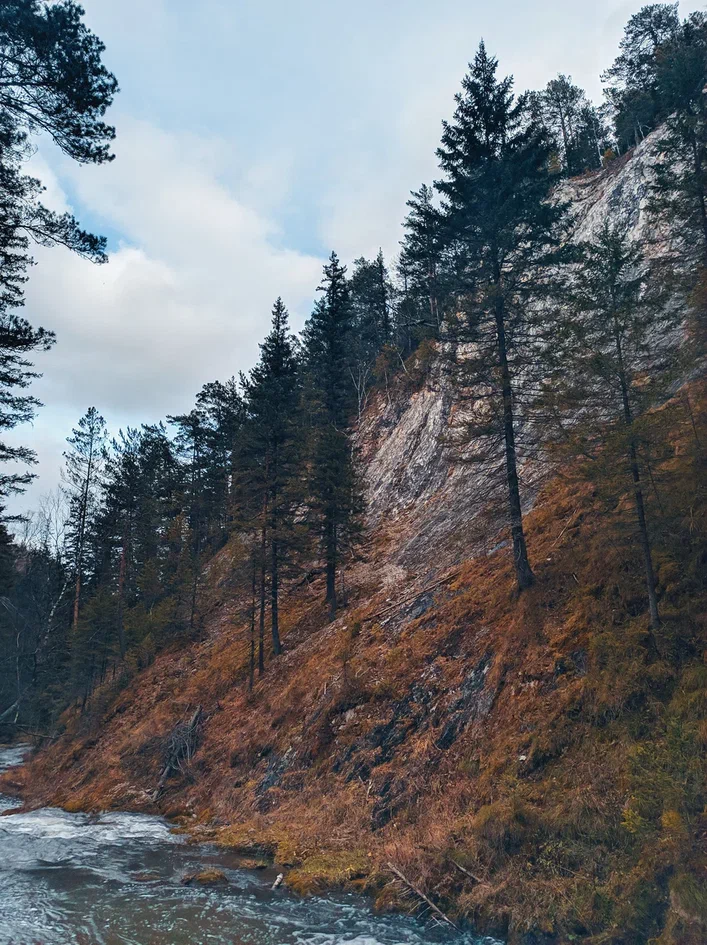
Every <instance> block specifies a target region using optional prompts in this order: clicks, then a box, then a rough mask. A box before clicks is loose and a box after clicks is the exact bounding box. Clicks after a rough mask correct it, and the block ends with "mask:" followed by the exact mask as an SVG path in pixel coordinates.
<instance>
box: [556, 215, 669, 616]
mask: <svg viewBox="0 0 707 945" xmlns="http://www.w3.org/2000/svg"><path fill="white" fill-rule="evenodd" d="M679 319H680V315H679V313H678V312H677V311H676V310H675V307H674V306H670V305H666V304H665V299H664V297H663V295H662V293H661V292H659V291H658V289H657V288H656V283H655V280H654V278H653V275H652V273H651V270H650V268H649V267H648V265H647V263H646V260H645V258H644V256H643V252H642V249H641V247H640V245H637V244H636V243H633V242H632V241H631V239H630V237H629V235H628V232H627V228H626V227H625V226H624V225H621V224H617V225H610V224H609V223H608V222H607V223H606V224H605V225H604V226H603V228H602V230H601V231H600V232H599V233H598V235H597V237H596V238H595V239H594V240H593V241H592V242H591V243H587V244H585V245H584V246H583V247H582V258H581V260H580V262H579V264H578V265H577V266H576V267H575V270H574V272H573V274H572V281H571V284H570V285H569V286H568V289H567V292H566V293H565V298H564V302H563V305H562V307H561V309H560V310H559V312H558V318H557V320H556V321H554V322H552V323H551V326H550V328H551V330H550V332H549V339H550V340H549V345H548V351H547V360H546V364H547V369H546V378H545V381H544V385H543V386H544V406H545V408H546V409H547V412H546V413H545V415H544V428H545V432H546V435H549V434H550V433H551V432H552V431H554V432H555V434H556V437H557V439H556V441H555V442H556V445H558V446H559V447H560V449H561V451H562V454H563V455H564V454H565V453H569V455H571V456H579V457H580V458H582V459H583V460H584V464H583V466H582V469H583V472H584V473H585V474H586V475H588V476H591V477H592V478H594V479H597V480H599V481H600V482H601V483H602V485H603V486H604V487H605V488H606V489H608V491H609V493H610V494H611V495H612V498H613V500H614V501H615V499H616V496H617V493H618V495H619V496H621V495H624V494H632V498H633V506H634V515H635V531H634V534H636V535H637V537H638V541H639V545H640V548H641V554H642V557H643V564H644V570H645V579H646V590H647V594H648V602H649V611H650V624H651V628H652V630H654V631H655V630H656V629H657V628H658V626H659V624H660V618H659V611H658V597H657V590H656V579H655V572H654V567H653V556H652V551H651V534H650V523H649V522H648V514H647V508H646V496H645V492H646V489H645V484H644V480H645V478H646V472H645V470H646V461H645V459H646V458H645V456H644V455H643V454H642V449H643V447H644V446H646V445H647V443H648V442H649V434H650V423H651V413H650V411H651V409H652V408H654V407H656V406H657V405H659V404H660V403H661V402H663V401H664V400H665V399H666V397H667V395H668V392H669V391H670V388H671V385H672V384H673V383H674V381H675V380H676V378H677V376H678V374H679V371H680V358H679V338H680V335H679V332H678V331H677V330H676V329H677V328H678V326H679ZM553 417H555V418H557V417H559V418H561V419H562V421H563V422H561V424H560V426H559V427H557V428H556V427H555V426H554V425H553V423H552V418H553Z"/></svg>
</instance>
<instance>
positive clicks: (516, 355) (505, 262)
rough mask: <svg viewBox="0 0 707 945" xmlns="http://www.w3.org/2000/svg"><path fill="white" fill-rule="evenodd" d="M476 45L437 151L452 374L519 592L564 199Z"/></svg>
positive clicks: (520, 105)
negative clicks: (540, 317)
mask: <svg viewBox="0 0 707 945" xmlns="http://www.w3.org/2000/svg"><path fill="white" fill-rule="evenodd" d="M497 68H498V63H497V61H496V59H494V58H493V57H491V56H489V54H488V53H487V51H486V48H485V46H484V44H483V43H482V44H481V45H480V47H479V50H478V52H477V54H476V57H475V59H474V62H473V63H472V64H471V66H470V69H469V73H468V74H467V75H466V77H465V78H464V80H463V82H462V91H461V92H460V93H459V94H458V95H457V96H456V103H457V108H456V112H455V115H454V119H453V121H452V122H445V124H444V131H443V135H442V143H441V146H440V148H439V150H438V152H437V153H438V157H439V161H440V167H441V169H442V172H443V175H444V176H443V177H442V179H441V180H440V181H438V182H437V184H436V186H437V188H438V189H439V191H440V192H441V194H442V196H443V198H444V210H445V214H446V226H447V229H448V232H449V233H450V234H451V236H452V238H454V239H456V240H457V241H459V242H460V243H461V244H463V247H464V253H465V273H464V278H465V283H466V286H467V287H468V288H467V289H466V297H465V300H464V308H465V314H464V317H463V318H462V319H461V320H460V321H459V322H458V323H457V332H458V334H457V340H458V341H463V342H469V343H470V344H464V345H463V347H462V351H463V357H462V358H461V360H460V361H458V363H457V368H458V369H460V370H461V372H462V375H463V376H462V377H461V378H460V382H461V383H462V384H463V386H464V387H466V388H467V389H470V390H471V395H472V397H473V398H474V399H475V400H476V401H478V402H481V403H483V404H484V405H485V406H484V410H483V411H482V414H481V415H478V414H477V415H476V416H471V417H470V416H469V411H466V418H467V422H466V429H465V430H464V434H465V436H468V437H474V438H475V437H484V438H486V440H487V442H489V444H490V448H491V449H492V450H495V449H496V448H497V445H500V446H501V449H502V455H503V465H504V469H505V481H506V492H507V498H508V512H509V520H510V527H511V533H512V540H513V561H514V566H515V572H516V580H517V584H518V588H519V589H520V590H522V589H524V588H527V587H529V586H530V585H531V584H532V583H533V572H532V569H531V566H530V562H529V559H528V552H527V548H526V541H525V532H524V528H523V512H522V504H521V489H520V480H519V474H518V443H517V438H518V432H519V422H520V420H521V417H520V416H519V405H520V404H521V402H522V389H521V388H522V387H523V386H524V385H525V384H526V383H527V378H528V374H529V371H530V369H531V366H532V365H531V359H532V334H533V333H532V325H533V310H534V307H537V306H538V304H539V302H540V300H541V299H542V298H543V296H544V294H545V293H546V292H547V288H548V286H547V280H548V273H549V272H551V270H550V269H549V268H548V267H549V264H550V263H551V262H554V263H555V264H557V263H558V262H559V256H558V252H557V250H558V246H559V245H560V242H561V238H562V236H563V235H564V229H563V224H564V221H565V219H566V207H565V206H564V205H562V204H561V203H559V202H558V201H551V200H549V199H548V197H549V196H550V189H551V185H552V178H551V176H550V174H549V164H550V154H551V150H552V142H551V140H550V139H549V137H548V135H547V133H546V131H545V130H544V128H543V127H542V126H541V125H540V124H539V123H538V122H537V121H533V119H532V115H531V110H530V107H529V102H528V99H527V97H525V96H523V97H521V98H519V99H518V100H515V99H514V95H513V91H512V89H513V80H512V79H511V78H505V79H501V80H499V79H498V78H497V76H496V72H497Z"/></svg>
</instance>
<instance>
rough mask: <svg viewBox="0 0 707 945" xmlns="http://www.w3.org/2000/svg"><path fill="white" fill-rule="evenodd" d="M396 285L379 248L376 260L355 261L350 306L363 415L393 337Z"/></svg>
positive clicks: (354, 368)
mask: <svg viewBox="0 0 707 945" xmlns="http://www.w3.org/2000/svg"><path fill="white" fill-rule="evenodd" d="M393 295H394V288H393V284H392V282H391V280H390V275H389V273H388V267H387V266H386V264H385V259H384V258H383V251H382V250H379V251H378V255H377V256H376V258H375V259H372V260H369V259H365V258H364V257H363V256H362V257H361V258H360V259H356V260H355V261H354V271H353V275H352V277H351V308H352V312H353V324H354V334H353V340H354V353H353V358H352V362H353V368H352V371H353V382H354V386H355V388H356V397H357V401H358V413H359V416H360V415H361V413H362V411H363V408H364V406H365V403H366V394H367V390H368V388H369V385H370V383H371V380H372V378H373V374H374V369H375V364H376V360H377V358H378V355H379V354H380V353H381V351H382V350H383V348H384V347H385V346H386V345H388V344H390V343H391V342H392V339H393V328H392V308H393Z"/></svg>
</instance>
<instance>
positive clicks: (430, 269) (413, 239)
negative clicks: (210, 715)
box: [399, 184, 444, 348]
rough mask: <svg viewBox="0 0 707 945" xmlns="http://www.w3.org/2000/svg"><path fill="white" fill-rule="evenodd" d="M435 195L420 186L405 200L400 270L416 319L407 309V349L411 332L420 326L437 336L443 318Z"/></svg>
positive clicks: (441, 251)
mask: <svg viewBox="0 0 707 945" xmlns="http://www.w3.org/2000/svg"><path fill="white" fill-rule="evenodd" d="M433 197H434V192H433V190H432V188H431V187H428V186H427V185H426V184H423V185H422V186H421V187H420V189H419V190H418V191H413V192H412V193H411V195H410V199H409V200H408V201H407V207H408V209H409V212H408V215H407V216H406V218H405V221H404V223H403V226H404V228H405V236H404V237H403V239H402V241H401V252H400V262H399V270H400V272H401V274H402V275H403V278H404V280H405V285H404V289H405V299H406V300H408V302H409V300H416V302H417V306H415V307H416V308H417V309H418V313H417V317H415V318H414V319H412V318H411V317H410V316H411V315H412V311H411V310H410V308H406V309H404V314H405V315H406V316H407V317H406V319H405V325H404V330H405V333H406V335H407V336H408V339H407V341H408V344H407V346H408V347H410V348H411V347H412V343H411V340H410V339H409V336H410V334H411V329H412V330H414V331H415V334H416V335H418V337H419V334H420V327H423V328H424V329H426V333H427V335H428V336H429V335H431V336H432V337H438V336H439V332H440V326H441V323H442V317H443V306H444V286H443V277H442V271H443V254H444V241H443V239H442V217H441V215H440V213H439V210H438V209H437V207H435V205H434V202H433Z"/></svg>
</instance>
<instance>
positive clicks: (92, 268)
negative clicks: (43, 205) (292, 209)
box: [13, 119, 322, 507]
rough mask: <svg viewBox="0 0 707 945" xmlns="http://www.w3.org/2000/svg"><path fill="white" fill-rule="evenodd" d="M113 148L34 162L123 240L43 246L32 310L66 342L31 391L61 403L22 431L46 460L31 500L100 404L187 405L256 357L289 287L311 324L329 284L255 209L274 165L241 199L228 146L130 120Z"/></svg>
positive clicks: (141, 410)
mask: <svg viewBox="0 0 707 945" xmlns="http://www.w3.org/2000/svg"><path fill="white" fill-rule="evenodd" d="M116 151H117V159H116V161H115V162H114V163H113V164H111V165H109V166H106V167H102V168H80V167H74V166H71V165H69V164H65V163H64V162H58V165H57V166H58V168H59V171H58V172H55V171H54V170H51V171H50V170H49V166H48V165H46V164H45V165H44V166H42V158H41V157H39V158H37V159H35V165H36V168H35V170H36V171H43V177H44V179H46V180H47V182H48V184H49V190H48V194H49V196H50V197H51V202H52V205H54V206H57V208H62V206H64V205H68V204H69V199H68V197H67V191H68V192H69V193H71V195H72V198H73V200H74V201H77V202H78V203H79V204H80V205H81V206H85V207H90V208H91V217H92V219H91V222H92V223H94V224H95V226H96V228H98V229H99V230H100V229H101V227H102V226H107V227H109V228H110V229H111V230H115V231H117V232H120V233H121V234H123V238H122V242H121V244H120V245H119V247H118V248H117V249H116V250H115V251H113V252H112V253H111V254H110V261H109V262H108V264H106V265H103V266H96V265H94V264H91V263H89V262H87V261H86V260H83V259H80V258H78V257H76V256H74V255H72V254H70V253H69V252H67V251H65V250H63V249H57V248H54V249H51V250H44V249H41V248H40V249H38V251H37V252H36V254H35V255H36V258H37V263H38V264H37V266H36V267H35V268H34V270H33V272H32V279H31V281H30V283H29V285H28V288H27V302H26V310H25V314H26V315H27V317H28V318H30V320H31V321H32V322H33V323H34V324H37V325H39V324H41V325H43V326H44V327H46V328H51V329H52V330H54V331H55V332H56V334H57V339H58V341H57V345H56V346H55V348H54V349H53V350H52V351H51V352H50V353H49V354H47V355H42V356H41V357H39V358H38V359H37V364H38V367H39V369H40V370H41V371H43V373H44V377H43V378H42V379H41V380H40V381H38V382H36V384H35V385H34V387H33V391H34V393H36V395H37V396H38V397H40V398H41V399H42V400H43V401H44V402H45V403H47V404H48V405H50V408H49V410H48V411H47V410H45V411H44V412H43V414H42V415H40V418H39V419H38V421H37V424H36V426H35V430H34V432H33V433H31V435H29V432H30V431H28V430H27V428H20V429H18V430H17V431H15V432H14V434H13V439H14V440H16V441H17V442H30V441H31V442H32V444H33V445H34V446H35V448H37V449H38V451H39V454H40V467H39V472H40V473H41V474H42V478H43V482H42V483H41V484H39V485H36V486H33V487H32V495H31V496H29V497H25V498H24V499H19V500H17V501H18V502H19V505H20V506H23V507H24V506H25V505H26V504H27V502H28V501H32V500H33V498H34V496H36V494H37V492H38V491H40V492H41V491H42V490H43V489H46V488H47V484H48V483H50V482H51V481H52V480H53V479H55V478H56V477H55V470H54V466H50V465H49V464H50V463H52V464H55V463H56V460H57V456H58V455H59V454H60V448H59V445H58V444H60V443H61V442H62V441H63V439H64V437H65V436H66V435H67V433H68V432H69V430H70V427H71V426H72V425H73V424H74V423H75V422H76V420H77V419H78V417H79V416H80V415H81V414H82V413H83V412H84V411H85V410H86V408H87V407H88V406H89V405H95V406H96V407H97V408H98V409H99V410H101V411H102V412H103V413H104V414H105V416H106V417H107V418H109V419H110V420H111V422H112V426H113V428H114V429H116V428H117V426H118V425H119V424H124V423H127V422H131V423H133V424H135V423H138V422H139V421H140V420H146V421H148V420H149V421H152V420H157V419H159V418H161V417H163V416H164V415H166V414H167V413H176V412H179V411H181V410H186V409H189V407H190V405H191V404H192V403H193V398H194V395H195V393H196V392H197V391H198V390H199V388H200V387H201V385H202V384H204V383H205V382H206V381H209V380H213V379H215V378H226V377H230V376H231V375H233V374H237V373H238V371H239V370H242V369H247V368H248V367H249V366H250V365H251V364H252V363H253V362H254V360H255V358H256V356H257V350H258V349H257V346H258V342H259V341H260V340H262V337H263V336H264V334H265V333H266V331H267V328H268V325H269V319H270V310H271V308H272V303H273V301H274V299H275V298H276V297H277V296H278V295H282V297H283V299H284V300H285V303H286V304H287V305H288V306H289V307H290V309H291V312H292V313H293V323H294V324H295V326H296V327H299V326H301V324H302V322H303V320H304V318H305V316H306V314H307V313H308V311H309V308H310V305H311V301H312V298H313V296H314V292H315V289H316V286H317V283H318V281H319V275H320V272H321V264H322V260H320V259H319V258H316V257H314V256H312V255H307V254H304V253H300V252H297V251H295V250H291V249H288V248H287V247H285V246H283V245H282V234H281V231H280V230H279V228H278V226H277V225H276V223H275V222H274V221H273V219H272V218H271V217H269V216H268V215H266V214H265V213H264V212H263V211H262V210H261V209H259V208H258V207H257V204H258V202H259V201H258V194H259V193H261V192H262V191H263V189H265V190H266V191H267V193H268V195H271V194H272V187H269V186H267V182H268V178H269V179H270V180H271V181H274V180H275V178H276V177H277V175H278V168H277V167H276V166H275V165H273V166H271V167H270V168H267V169H263V168H256V169H245V171H244V174H243V185H242V194H241V193H239V192H238V189H239V188H238V187H237V186H235V185H233V184H230V185H229V184H226V183H224V182H223V180H222V179H220V170H221V167H222V165H223V162H224V161H225V160H227V155H228V149H227V148H226V147H225V146H223V143H222V142H219V141H218V140H217V139H214V140H211V139H203V138H199V137H197V136H194V135H190V134H184V135H176V134H171V133H168V132H165V131H163V130H161V129H158V128H156V127H154V126H153V125H151V124H149V123H147V122H143V121H134V120H130V119H123V120H122V121H121V136H120V140H119V142H118V144H117V147H116ZM61 183H63V184H64V185H65V190H64V191H63V192H62V191H61V189H60V184H61ZM278 184H279V185H280V186H281V190H280V198H281V199H282V197H283V195H284V193H285V191H286V186H285V183H284V182H281V181H280V180H279V178H278ZM245 200H248V201H249V202H250V203H246V202H245ZM260 203H261V205H262V203H263V201H260ZM254 205H256V206H254Z"/></svg>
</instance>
